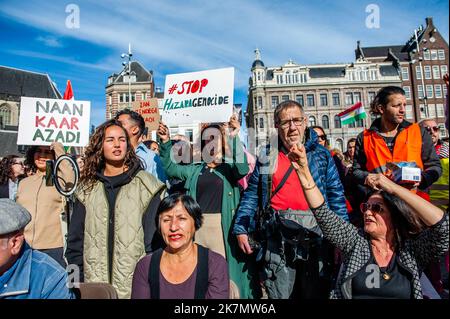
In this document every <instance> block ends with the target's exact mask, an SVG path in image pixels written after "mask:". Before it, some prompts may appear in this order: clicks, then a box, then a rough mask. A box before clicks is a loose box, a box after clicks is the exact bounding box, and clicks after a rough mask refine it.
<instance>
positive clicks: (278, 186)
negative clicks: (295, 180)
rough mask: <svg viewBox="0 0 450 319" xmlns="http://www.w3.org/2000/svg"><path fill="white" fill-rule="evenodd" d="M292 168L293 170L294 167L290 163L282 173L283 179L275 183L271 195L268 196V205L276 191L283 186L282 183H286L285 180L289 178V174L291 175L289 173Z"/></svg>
mask: <svg viewBox="0 0 450 319" xmlns="http://www.w3.org/2000/svg"><path fill="white" fill-rule="evenodd" d="M293 170H294V167H293V166H292V165H290V166H289V168H288V170H287V171H286V173H285V174H284V176H283V179H282V180H281V182H280V184H278V185H277V187H276V188H275V190H274V191H273V193H272V195H271V196H270V199H269V203H268V205H270V200H271V199H272V198H273V197H274V196H275V195H276V194H277V193H278V191H279V190H280V189H281V188H282V187H283V186H284V184H286V181H287V179H288V178H289V176H291V173H292V171H293Z"/></svg>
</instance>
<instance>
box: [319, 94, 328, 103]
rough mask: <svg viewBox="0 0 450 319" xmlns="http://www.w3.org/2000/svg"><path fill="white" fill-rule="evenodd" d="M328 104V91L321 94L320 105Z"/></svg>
mask: <svg viewBox="0 0 450 319" xmlns="http://www.w3.org/2000/svg"><path fill="white" fill-rule="evenodd" d="M327 105H328V95H327V94H326V93H321V94H320V106H327Z"/></svg>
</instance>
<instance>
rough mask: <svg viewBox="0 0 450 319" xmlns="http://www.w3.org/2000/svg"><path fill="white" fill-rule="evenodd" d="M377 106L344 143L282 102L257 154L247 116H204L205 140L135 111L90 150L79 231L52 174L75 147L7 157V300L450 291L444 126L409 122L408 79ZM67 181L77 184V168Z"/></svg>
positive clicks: (3, 253)
mask: <svg viewBox="0 0 450 319" xmlns="http://www.w3.org/2000/svg"><path fill="white" fill-rule="evenodd" d="M370 112H371V114H373V115H376V119H375V120H374V121H373V122H372V125H371V126H370V128H367V129H365V130H364V131H362V132H361V133H360V134H359V135H358V136H355V137H353V138H350V139H349V140H348V143H347V147H346V150H345V152H344V153H342V152H341V151H340V150H338V149H331V148H330V146H329V141H328V139H327V136H326V134H325V130H324V129H323V128H321V127H319V126H314V127H308V125H307V118H308V114H307V111H305V110H304V109H303V106H302V105H300V104H299V103H297V102H295V101H290V100H289V101H283V102H282V103H280V104H279V105H278V106H277V107H276V108H275V111H274V123H275V128H276V130H277V134H276V135H275V136H273V137H271V142H270V143H268V145H267V146H264V147H262V148H260V149H259V154H256V156H255V155H252V154H250V152H248V151H247V150H246V149H245V146H244V144H243V143H242V141H240V139H239V131H240V123H239V122H238V120H237V117H236V116H235V115H233V116H232V117H231V118H230V120H229V122H228V123H219V124H218V123H205V124H203V125H202V127H201V132H200V137H199V138H200V141H199V143H198V145H200V147H199V148H198V149H196V147H193V144H195V143H192V142H191V141H189V139H187V138H186V137H184V136H172V137H171V136H170V133H169V128H168V126H167V125H170V123H163V122H161V123H160V124H159V128H158V130H157V132H156V135H157V140H156V141H154V140H145V139H144V138H143V137H144V136H145V122H144V120H143V118H142V117H141V116H140V115H139V114H138V113H136V112H134V111H131V110H123V111H120V112H119V113H118V114H117V115H116V117H115V119H112V120H109V121H106V122H105V123H103V124H102V125H100V126H99V127H97V129H96V130H95V132H94V134H93V135H92V136H91V138H90V141H89V145H88V146H87V147H86V149H85V151H84V154H83V155H82V156H81V157H78V158H77V159H76V161H77V163H78V165H79V167H80V171H81V175H80V181H79V184H78V185H77V188H76V190H75V193H74V204H73V209H72V211H71V216H70V219H69V220H70V223H69V225H68V227H67V226H66V227H67V229H66V230H64V226H65V224H64V223H63V222H62V219H61V213H62V212H63V211H65V210H66V208H67V205H66V204H67V203H66V199H65V197H64V196H63V195H61V194H60V193H59V192H58V190H57V189H56V188H55V185H52V184H51V183H50V184H49V183H48V180H47V178H46V175H47V174H46V162H47V161H49V160H55V159H57V158H58V157H59V156H61V155H63V154H64V153H65V151H64V148H63V146H62V145H61V144H60V143H53V144H52V145H51V146H45V147H44V146H39V147H36V146H34V147H31V148H29V150H28V152H27V155H26V159H25V162H23V161H22V159H21V158H20V157H19V156H14V155H11V156H7V157H5V158H3V159H2V161H1V163H0V165H1V169H0V197H1V198H2V199H0V298H19V299H24V298H67V299H72V298H75V296H76V292H75V291H74V290H73V289H74V288H73V287H77V285H78V284H79V283H108V284H109V285H110V286H112V287H113V289H114V290H115V291H116V293H117V295H118V297H119V298H136V299H194V298H195V299H227V298H231V299H259V298H270V299H326V298H338V299H421V298H435V297H436V296H439V295H440V296H445V293H446V291H447V292H448V267H449V263H448V249H449V220H448V202H449V195H448V165H449V163H448V142H446V141H443V140H442V139H441V138H440V135H439V134H440V130H439V128H438V126H437V124H436V122H435V121H434V120H432V119H426V120H423V121H421V122H420V123H410V122H408V121H406V120H405V115H406V98H405V92H404V91H403V90H402V89H401V88H399V87H384V88H382V89H381V90H380V91H379V92H378V94H377V96H376V97H375V99H374V101H373V102H372V104H371V107H370ZM389 162H395V163H396V162H410V163H415V165H416V166H417V167H418V168H420V170H421V178H420V181H417V182H415V183H402V182H401V181H400V182H399V181H397V183H396V182H394V181H393V175H392V171H390V170H389V169H388V168H387V166H389V165H388V163H389ZM60 176H61V177H62V179H63V180H64V179H66V182H67V180H70V177H71V171H70V169H69V168H68V167H67V166H66V165H61V167H60ZM65 232H67V236H65ZM66 266H69V267H67V271H66ZM74 268H76V269H77V271H75V272H73V269H74ZM69 269H70V271H72V272H70V271H69ZM447 298H448V294H447Z"/></svg>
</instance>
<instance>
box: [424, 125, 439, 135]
mask: <svg viewBox="0 0 450 319" xmlns="http://www.w3.org/2000/svg"><path fill="white" fill-rule="evenodd" d="M425 128H426V129H427V131H428V132H431V131H432V130H433V131H434V132H435V133H437V132H438V131H439V127H438V126H433V127H431V126H426V127H425Z"/></svg>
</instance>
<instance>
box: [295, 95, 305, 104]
mask: <svg viewBox="0 0 450 319" xmlns="http://www.w3.org/2000/svg"><path fill="white" fill-rule="evenodd" d="M295 100H296V101H297V103H298V104H300V105H301V106H305V102H304V101H303V95H301V94H298V95H296V96H295Z"/></svg>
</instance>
